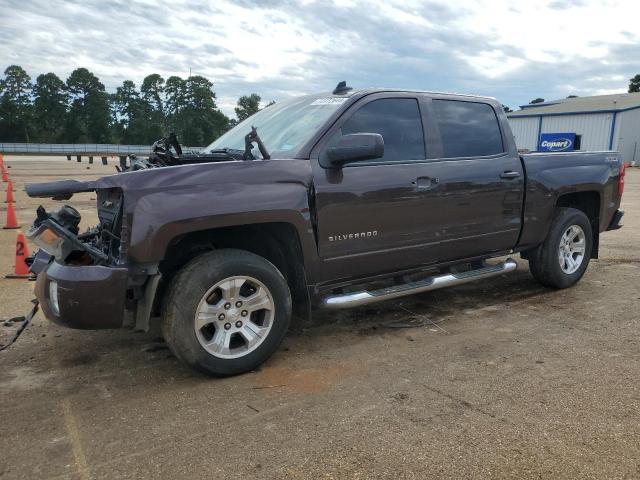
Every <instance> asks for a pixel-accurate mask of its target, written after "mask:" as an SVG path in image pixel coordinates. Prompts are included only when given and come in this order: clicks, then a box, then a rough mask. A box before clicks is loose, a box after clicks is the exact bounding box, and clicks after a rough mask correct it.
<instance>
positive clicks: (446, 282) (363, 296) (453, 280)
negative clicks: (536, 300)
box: [321, 258, 518, 310]
mask: <svg viewBox="0 0 640 480" xmlns="http://www.w3.org/2000/svg"><path fill="white" fill-rule="evenodd" d="M517 266H518V264H517V263H516V262H515V260H512V259H511V258H509V259H507V260H506V261H505V262H503V263H499V264H498V265H489V266H486V267H482V268H478V269H476V270H469V271H467V272H462V273H447V274H445V275H436V276H433V277H429V278H425V279H424V280H419V281H417V282H411V283H406V284H404V285H395V286H393V287H388V288H381V289H379V290H371V291H362V292H352V293H344V294H340V295H330V296H328V297H326V298H324V299H323V300H322V304H321V305H322V307H323V308H327V309H331V310H337V309H341V308H351V307H359V306H361V305H368V304H370V303H375V302H382V301H383V300H390V299H392V298H398V297H404V296H405V295H413V294H414V293H422V292H428V291H431V290H437V289H439V288H445V287H452V286H455V285H462V284H463V283H468V282H473V281H475V280H481V279H485V278H489V277H495V276H497V275H502V274H503V273H508V272H513V271H514V270H515V269H516V267H517Z"/></svg>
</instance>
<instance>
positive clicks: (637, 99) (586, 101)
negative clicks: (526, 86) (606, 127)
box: [507, 93, 640, 118]
mask: <svg viewBox="0 0 640 480" xmlns="http://www.w3.org/2000/svg"><path fill="white" fill-rule="evenodd" d="M629 108H640V93H618V94H615V95H597V96H595V97H577V98H564V99H561V100H553V101H551V102H544V103H540V104H534V105H526V108H524V109H522V110H518V111H517V112H512V113H509V114H507V116H508V117H509V118H513V117H523V116H538V115H551V114H561V113H584V112H600V111H604V112H613V111H619V110H626V109H629Z"/></svg>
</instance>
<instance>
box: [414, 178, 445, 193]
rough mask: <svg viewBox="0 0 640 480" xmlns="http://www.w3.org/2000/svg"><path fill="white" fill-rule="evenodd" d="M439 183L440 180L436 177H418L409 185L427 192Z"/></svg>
mask: <svg viewBox="0 0 640 480" xmlns="http://www.w3.org/2000/svg"><path fill="white" fill-rule="evenodd" d="M439 181H440V180H438V179H437V178H436V177H418V178H416V179H415V180H414V181H413V182H411V185H413V186H414V187H416V188H417V189H419V190H427V189H429V188H433V187H435V186H436V185H438V182H439Z"/></svg>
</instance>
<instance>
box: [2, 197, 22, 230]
mask: <svg viewBox="0 0 640 480" xmlns="http://www.w3.org/2000/svg"><path fill="white" fill-rule="evenodd" d="M2 228H3V229H5V230H9V229H12V228H20V225H18V219H17V218H16V211H15V209H14V208H13V203H7V223H5V225H4V227H2Z"/></svg>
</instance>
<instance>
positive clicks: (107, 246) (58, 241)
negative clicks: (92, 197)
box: [27, 190, 122, 271]
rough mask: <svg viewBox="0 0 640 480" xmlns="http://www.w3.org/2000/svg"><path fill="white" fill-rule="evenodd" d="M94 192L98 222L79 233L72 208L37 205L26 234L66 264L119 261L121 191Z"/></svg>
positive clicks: (94, 263)
mask: <svg viewBox="0 0 640 480" xmlns="http://www.w3.org/2000/svg"><path fill="white" fill-rule="evenodd" d="M97 196H98V217H99V219H100V224H99V225H97V226H95V227H91V228H89V229H87V230H86V231H85V232H84V233H80V229H79V225H80V219H81V217H80V213H79V212H78V211H77V210H76V209H75V208H73V207H71V206H69V205H65V206H64V207H62V208H60V209H59V210H56V211H55V212H47V211H46V210H45V209H44V207H42V206H40V207H38V210H37V217H36V220H35V221H34V223H33V226H32V227H31V228H30V229H29V231H28V232H27V238H29V240H31V241H32V242H33V243H35V244H36V245H37V246H38V247H40V248H41V249H42V250H43V251H44V252H46V253H47V254H49V255H51V256H52V257H54V258H55V259H56V260H58V261H59V262H62V263H65V264H68V265H113V264H116V263H118V260H119V259H120V236H119V233H120V229H121V227H122V226H121V218H120V217H121V201H120V198H121V195H120V194H119V192H118V193H115V192H113V191H110V190H106V191H98V195H97ZM116 232H117V233H116ZM36 258H37V256H36ZM32 271H33V269H32Z"/></svg>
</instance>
